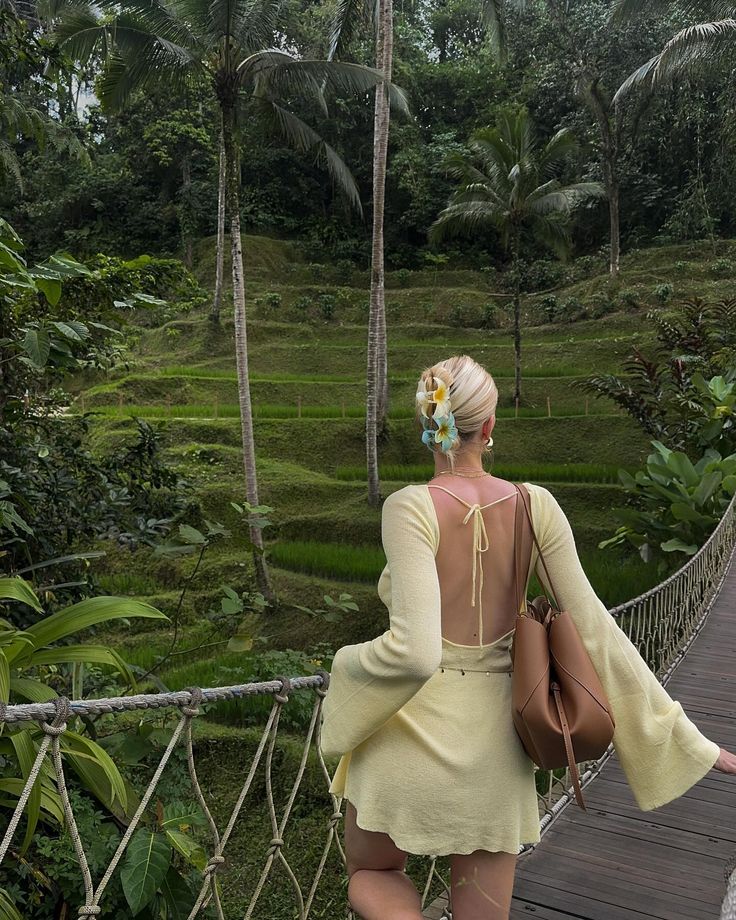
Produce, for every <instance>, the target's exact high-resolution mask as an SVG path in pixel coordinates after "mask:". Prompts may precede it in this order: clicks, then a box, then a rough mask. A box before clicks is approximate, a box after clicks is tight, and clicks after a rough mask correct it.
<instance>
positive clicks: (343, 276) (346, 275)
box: [335, 259, 355, 284]
mask: <svg viewBox="0 0 736 920" xmlns="http://www.w3.org/2000/svg"><path fill="white" fill-rule="evenodd" d="M354 271H355V265H354V264H353V263H352V262H351V261H350V259H338V260H337V262H335V278H336V279H337V281H338V282H339V283H340V284H350V282H351V281H352V280H353V272H354Z"/></svg>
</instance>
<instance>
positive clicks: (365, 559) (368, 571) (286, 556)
mask: <svg viewBox="0 0 736 920" xmlns="http://www.w3.org/2000/svg"><path fill="white" fill-rule="evenodd" d="M268 555H269V558H271V559H272V560H273V562H274V563H275V564H276V565H280V566H283V567H284V568H287V569H292V570H294V571H296V572H307V573H309V574H310V575H326V576H327V577H329V578H336V579H340V580H347V581H370V582H373V581H377V580H378V576H379V575H380V574H381V570H382V569H383V567H384V566H385V564H386V556H385V555H384V552H383V549H382V548H381V547H377V546H373V545H360V544H358V545H353V546H346V545H345V544H344V543H319V542H317V541H316V540H279V542H278V543H274V544H273V545H272V546H269V547H268Z"/></svg>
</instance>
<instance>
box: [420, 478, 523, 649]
mask: <svg viewBox="0 0 736 920" xmlns="http://www.w3.org/2000/svg"><path fill="white" fill-rule="evenodd" d="M427 487H428V488H429V492H430V495H431V498H432V503H433V505H434V508H435V513H436V515H437V521H438V526H439V533H440V540H439V546H438V549H437V554H436V556H435V562H436V565H437V576H438V579H439V583H440V595H441V600H442V635H443V637H444V638H445V639H446V640H447V641H448V642H452V643H454V644H456V645H489V644H492V643H493V642H496V641H497V640H498V639H500V638H502V637H503V636H505V635H507V634H508V633H509V632H510V631H511V630H512V629H514V627H515V625H516V615H517V612H518V608H517V603H516V599H515V586H514V524H515V515H516V507H517V502H518V501H521V499H520V498H519V495H518V491H517V489H516V487H515V486H514V485H513V483H510V482H507V481H506V480H505V479H498V478H496V477H495V476H488V477H484V478H479V479H477V480H471V479H466V480H465V481H463V482H461V483H456V482H454V481H453V483H452V486H451V487H449V486H446V485H445V484H444V483H439V482H429V483H427ZM520 510H521V511H523V509H522V508H521V507H520ZM521 547H522V552H521V560H523V563H524V564H522V566H521V569H520V572H521V578H520V586H519V590H520V592H523V591H524V588H525V585H526V581H525V578H526V574H527V571H528V565H529V558H530V553H531V533H530V531H529V526H528V522H527V521H526V520H525V519H524V520H523V521H522V530H521ZM474 563H475V570H476V571H475V591H473V566H474ZM473 599H475V604H473Z"/></svg>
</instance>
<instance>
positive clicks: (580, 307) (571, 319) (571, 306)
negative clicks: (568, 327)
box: [555, 297, 588, 323]
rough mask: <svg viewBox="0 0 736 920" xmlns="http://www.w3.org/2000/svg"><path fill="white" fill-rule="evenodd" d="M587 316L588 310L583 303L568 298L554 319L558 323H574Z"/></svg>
mask: <svg viewBox="0 0 736 920" xmlns="http://www.w3.org/2000/svg"><path fill="white" fill-rule="evenodd" d="M587 315H588V310H587V308H586V306H585V304H584V303H582V302H581V301H580V300H578V299H577V297H568V298H567V300H565V301H563V303H562V304H561V305H560V307H559V309H558V310H557V314H556V316H555V319H556V320H557V321H558V322H560V323H575V322H577V321H578V320H581V319H585V318H586V317H587Z"/></svg>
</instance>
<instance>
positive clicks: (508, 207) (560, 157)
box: [429, 109, 605, 405]
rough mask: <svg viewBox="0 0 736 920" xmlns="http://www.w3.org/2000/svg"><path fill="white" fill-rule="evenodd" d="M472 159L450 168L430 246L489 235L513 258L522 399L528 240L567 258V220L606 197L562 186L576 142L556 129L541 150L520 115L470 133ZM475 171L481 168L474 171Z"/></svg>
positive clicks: (583, 186)
mask: <svg viewBox="0 0 736 920" xmlns="http://www.w3.org/2000/svg"><path fill="white" fill-rule="evenodd" d="M469 147H470V149H471V151H472V156H467V155H465V154H462V153H456V154H453V155H451V156H450V157H449V158H448V163H447V168H448V172H449V173H450V175H451V176H453V178H456V179H457V180H458V181H459V185H458V187H457V189H456V190H455V191H454V192H453V194H452V196H451V198H450V201H449V203H448V205H447V207H446V208H445V209H444V210H443V211H442V212H441V214H440V215H439V217H438V218H437V220H436V221H435V222H434V223H433V224H432V226H431V227H430V231H429V238H430V240H431V241H432V242H439V241H441V240H443V239H445V238H446V237H448V236H450V235H473V234H475V233H476V232H477V231H478V230H482V229H484V228H493V229H495V230H496V231H498V232H499V233H500V235H501V240H502V244H503V247H504V250H505V251H506V252H507V253H510V255H511V274H512V279H513V285H514V352H515V389H514V400H515V401H516V404H517V405H518V401H519V399H520V398H521V257H522V250H523V245H524V242H525V240H526V238H527V237H532V238H534V239H536V240H538V241H539V242H541V243H543V244H545V245H546V246H549V247H550V248H551V249H552V250H554V251H555V252H556V253H557V254H558V255H560V256H564V255H566V254H567V252H568V251H569V248H570V234H569V217H570V213H571V211H572V209H573V208H574V207H575V206H576V205H578V204H579V203H581V202H583V201H585V200H588V199H591V198H596V197H604V196H605V191H604V189H603V186H602V185H601V184H600V183H599V182H576V183H572V184H568V185H563V184H562V183H561V182H560V181H559V179H556V178H554V173H555V171H556V170H557V169H558V167H559V166H560V164H561V163H562V161H564V160H565V159H566V158H567V157H568V156H569V155H570V154H571V153H573V152H574V151H575V150H576V149H577V142H576V140H575V138H574V136H573V134H572V132H571V131H570V130H569V129H568V128H561V129H560V130H559V131H557V132H556V134H554V135H553V136H552V137H551V138H550V139H549V140H547V141H546V142H545V143H540V142H539V141H538V140H537V139H536V138H535V136H534V128H533V125H532V122H531V119H530V117H529V115H528V113H527V112H526V110H525V109H520V110H519V111H518V112H517V113H516V114H513V115H511V114H506V115H504V116H503V117H502V118H501V119H500V120H499V123H498V125H497V126H496V127H495V128H481V129H480V130H478V131H475V132H474V133H473V134H472V135H471V137H470V141H469ZM476 163H479V164H480V165H476Z"/></svg>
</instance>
